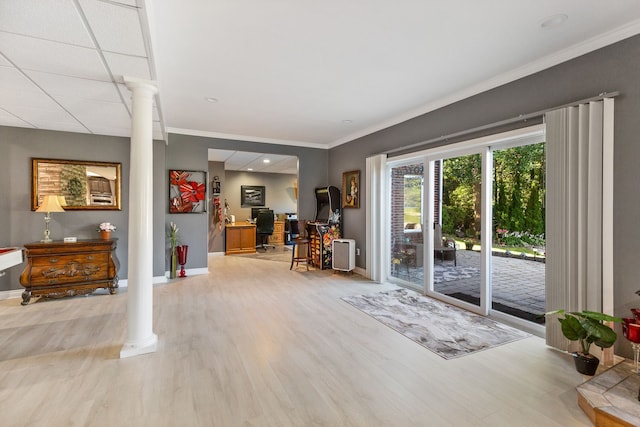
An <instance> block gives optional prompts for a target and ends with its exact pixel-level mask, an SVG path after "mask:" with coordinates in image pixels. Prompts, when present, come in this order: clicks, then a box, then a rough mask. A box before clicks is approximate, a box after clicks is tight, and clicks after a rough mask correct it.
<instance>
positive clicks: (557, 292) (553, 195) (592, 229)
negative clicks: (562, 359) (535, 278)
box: [545, 98, 613, 350]
mask: <svg viewBox="0 0 640 427" xmlns="http://www.w3.org/2000/svg"><path fill="white" fill-rule="evenodd" d="M545 122H546V140H547V151H546V162H547V190H546V242H547V247H546V308H547V311H551V310H557V309H565V310H567V311H580V310H593V311H603V299H604V300H605V301H607V303H606V304H605V306H606V307H607V308H608V309H611V308H612V307H609V305H611V306H612V304H609V303H608V301H610V300H612V290H613V285H612V280H613V279H612V277H610V276H612V273H611V269H610V268H608V267H609V265H610V264H607V268H604V270H603V264H605V263H609V262H610V259H611V251H612V247H613V244H612V235H611V234H612V233H610V230H611V229H612V226H611V223H612V218H611V216H612V215H611V212H612V200H613V199H612V197H611V196H610V194H611V193H612V191H613V188H611V187H612V185H611V183H612V173H613V168H612V165H611V164H609V163H610V162H612V159H613V156H612V151H613V99H610V98H609V99H604V100H601V101H594V102H590V103H588V104H581V105H578V106H572V107H566V108H562V109H558V110H554V111H551V112H548V113H546V114H545ZM603 159H604V160H603ZM605 191H606V192H607V193H606V194H605V193H604V192H605ZM605 201H606V203H605ZM610 205H611V206H610ZM603 230H607V232H608V233H607V234H604V233H603ZM605 249H606V250H605ZM603 271H605V272H606V276H607V277H605V276H603ZM603 290H604V292H603ZM610 294H611V295H610ZM546 341H547V344H548V345H550V346H552V347H556V348H559V349H562V350H566V349H567V340H566V339H565V338H564V337H563V335H562V331H561V330H560V324H559V322H557V321H555V319H550V320H549V321H547V323H546Z"/></svg>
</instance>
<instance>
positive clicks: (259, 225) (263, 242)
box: [256, 211, 276, 251]
mask: <svg viewBox="0 0 640 427" xmlns="http://www.w3.org/2000/svg"><path fill="white" fill-rule="evenodd" d="M272 234H273V211H260V212H258V218H257V219H256V236H257V237H258V239H259V240H260V244H259V245H257V246H256V249H264V250H265V251H266V250H267V248H268V247H272V248H273V249H275V248H276V247H275V246H274V245H270V244H268V243H267V241H268V239H269V236H271V235H272Z"/></svg>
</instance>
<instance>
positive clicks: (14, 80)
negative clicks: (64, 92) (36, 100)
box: [0, 67, 40, 91]
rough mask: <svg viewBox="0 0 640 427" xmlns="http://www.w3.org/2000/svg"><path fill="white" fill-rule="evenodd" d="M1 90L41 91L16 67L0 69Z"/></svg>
mask: <svg viewBox="0 0 640 427" xmlns="http://www.w3.org/2000/svg"><path fill="white" fill-rule="evenodd" d="M0 88H6V89H11V90H15V91H20V90H30V91H40V89H38V87H37V86H36V85H35V84H33V82H32V81H31V80H29V79H28V78H27V77H25V76H24V74H22V73H21V72H20V71H19V70H18V69H17V68H15V67H0Z"/></svg>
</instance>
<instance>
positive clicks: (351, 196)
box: [342, 170, 360, 208]
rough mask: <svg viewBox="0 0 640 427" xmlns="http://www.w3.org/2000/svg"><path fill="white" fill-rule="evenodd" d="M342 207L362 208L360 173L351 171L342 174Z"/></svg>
mask: <svg viewBox="0 0 640 427" xmlns="http://www.w3.org/2000/svg"><path fill="white" fill-rule="evenodd" d="M342 207H343V208H359V207H360V171H359V170H357V171H349V172H344V173H343V174H342Z"/></svg>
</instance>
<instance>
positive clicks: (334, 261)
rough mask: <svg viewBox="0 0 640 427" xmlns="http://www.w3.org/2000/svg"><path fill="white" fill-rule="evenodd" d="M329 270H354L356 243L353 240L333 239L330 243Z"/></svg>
mask: <svg viewBox="0 0 640 427" xmlns="http://www.w3.org/2000/svg"><path fill="white" fill-rule="evenodd" d="M331 245H332V247H331V249H332V252H333V253H332V257H331V268H333V269H334V270H341V271H351V270H353V269H354V268H356V241H355V240H353V239H335V240H334V241H333V242H332V244H331Z"/></svg>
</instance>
